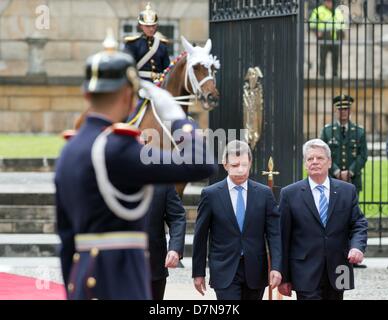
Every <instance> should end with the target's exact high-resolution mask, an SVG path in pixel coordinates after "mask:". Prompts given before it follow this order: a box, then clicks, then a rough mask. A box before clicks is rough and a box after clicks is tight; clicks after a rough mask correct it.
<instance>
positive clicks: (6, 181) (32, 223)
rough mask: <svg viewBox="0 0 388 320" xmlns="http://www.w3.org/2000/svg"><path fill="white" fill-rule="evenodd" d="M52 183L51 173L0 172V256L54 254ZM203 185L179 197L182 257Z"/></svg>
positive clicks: (191, 187) (190, 187)
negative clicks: (182, 219)
mask: <svg viewBox="0 0 388 320" xmlns="http://www.w3.org/2000/svg"><path fill="white" fill-rule="evenodd" d="M37 163H39V162H37ZM52 181H53V173H52V172H12V171H11V170H9V171H8V172H0V257H50V256H57V255H58V247H59V244H60V240H59V238H58V236H57V235H56V234H55V229H56V228H55V223H56V219H55V200H54V186H53V183H52ZM204 184H205V182H202V183H201V182H200V183H195V184H189V185H188V186H187V187H186V190H185V195H184V197H183V202H184V206H185V209H186V212H187V236H186V248H185V256H191V253H192V238H193V236H192V234H193V231H194V225H195V217H196V210H197V207H196V206H197V203H198V201H199V197H200V192H201V190H202V188H203V186H204Z"/></svg>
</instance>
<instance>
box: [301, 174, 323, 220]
mask: <svg viewBox="0 0 388 320" xmlns="http://www.w3.org/2000/svg"><path fill="white" fill-rule="evenodd" d="M304 182H305V183H304V184H303V186H302V198H303V201H304V202H305V203H306V205H307V207H308V208H309V209H310V212H311V213H312V214H313V216H314V217H315V219H317V221H318V222H319V224H320V225H321V226H322V227H323V224H322V221H321V218H320V216H319V212H318V210H317V207H316V206H315V202H314V197H313V194H312V192H311V188H310V184H309V182H308V179H305V180H304Z"/></svg>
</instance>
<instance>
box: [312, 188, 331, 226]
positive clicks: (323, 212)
mask: <svg viewBox="0 0 388 320" xmlns="http://www.w3.org/2000/svg"><path fill="white" fill-rule="evenodd" d="M315 188H316V189H317V190H318V191H319V192H320V196H319V217H320V218H321V221H322V224H323V225H324V226H325V227H326V223H327V210H328V208H329V205H328V201H327V198H326V196H325V186H323V185H318V186H316V187H315Z"/></svg>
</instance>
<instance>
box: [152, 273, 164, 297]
mask: <svg viewBox="0 0 388 320" xmlns="http://www.w3.org/2000/svg"><path fill="white" fill-rule="evenodd" d="M151 287H152V299H153V300H163V298H164V291H165V289H166V278H164V279H160V280H155V281H152V283H151Z"/></svg>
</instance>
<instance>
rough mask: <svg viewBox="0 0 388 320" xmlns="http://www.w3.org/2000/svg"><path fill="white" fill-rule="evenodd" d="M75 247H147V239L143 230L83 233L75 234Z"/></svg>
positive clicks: (109, 248) (88, 249) (81, 249)
mask: <svg viewBox="0 0 388 320" xmlns="http://www.w3.org/2000/svg"><path fill="white" fill-rule="evenodd" d="M74 240H75V247H76V250H77V251H79V252H82V251H90V250H92V249H93V248H97V249H99V250H115V249H116V250H117V249H144V250H145V249H147V247H148V245H147V244H148V239H147V234H146V233H145V232H137V231H132V232H106V233H84V234H77V235H76V236H75V239H74Z"/></svg>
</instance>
